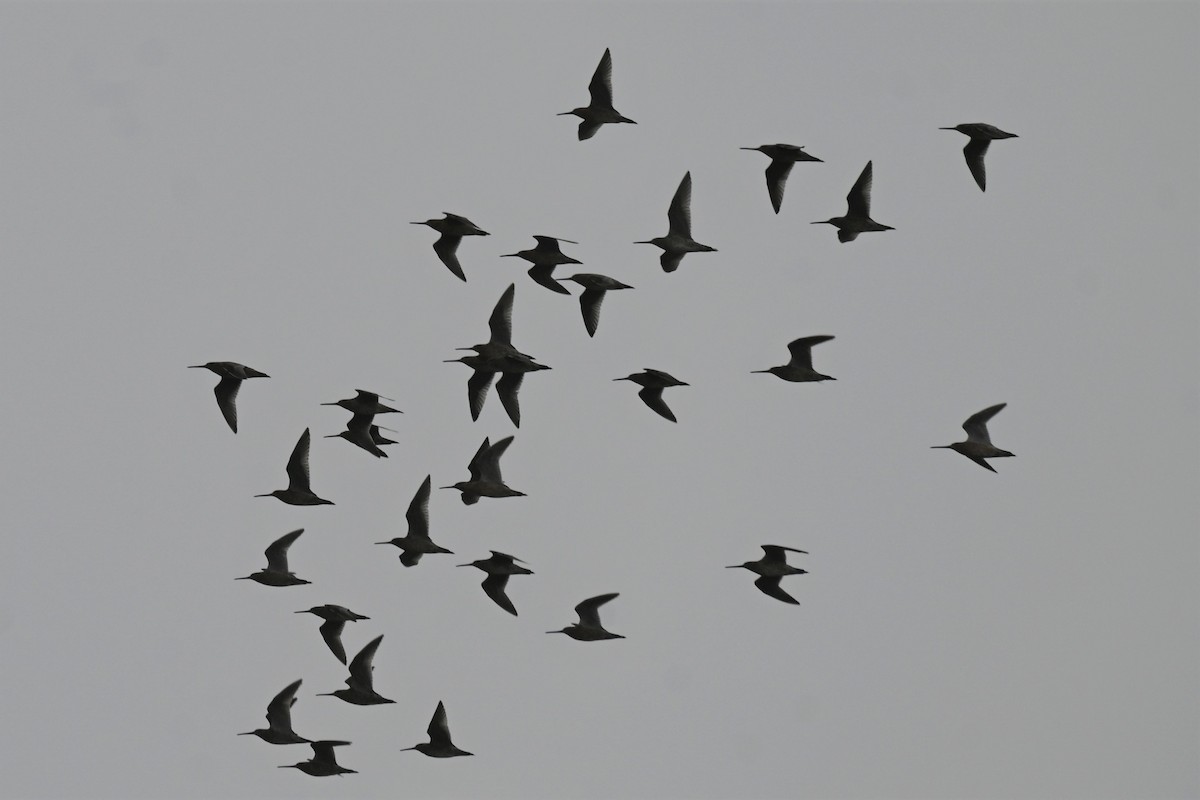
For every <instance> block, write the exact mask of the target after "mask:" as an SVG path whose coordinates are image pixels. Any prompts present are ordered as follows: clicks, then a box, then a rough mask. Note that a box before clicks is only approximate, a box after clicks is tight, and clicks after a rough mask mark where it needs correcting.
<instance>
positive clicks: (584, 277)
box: [561, 272, 633, 336]
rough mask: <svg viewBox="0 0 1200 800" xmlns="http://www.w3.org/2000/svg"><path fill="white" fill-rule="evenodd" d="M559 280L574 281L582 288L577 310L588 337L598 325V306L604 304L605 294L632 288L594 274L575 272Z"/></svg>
mask: <svg viewBox="0 0 1200 800" xmlns="http://www.w3.org/2000/svg"><path fill="white" fill-rule="evenodd" d="M561 280H564V281H574V282H575V283H578V284H579V285H580V286H582V287H583V293H582V294H580V295H579V309H580V311H582V312H583V327H584V328H586V329H587V332H588V336H595V335H596V328H597V326H599V325H600V304H601V303H603V302H604V294H605V292H610V291H614V290H617V289H632V288H633V287H632V286H630V285H629V284H627V283H621V282H620V281H619V280H617V279H616V278H610V277H608V276H607V275H598V274H596V273H594V272H577V273H575V274H574V275H572V276H571V277H569V278H562V279H561Z"/></svg>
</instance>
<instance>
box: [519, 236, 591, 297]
mask: <svg viewBox="0 0 1200 800" xmlns="http://www.w3.org/2000/svg"><path fill="white" fill-rule="evenodd" d="M533 238H534V239H535V240H537V247H535V248H533V249H532V250H522V251H520V252H519V253H505V254H504V255H502V256H501V258H523V259H525V260H526V261H528V262H529V263H530V264H533V266H532V267H530V269H529V277H531V278H533V279H534V280H535V281H537V282H538V283H539V284H541V285H542V286H545V287H546V288H547V289H549V290H550V291H552V292H558V293H559V294H570V292H568V291H567V290H566V289H564V288H563V287H562V286H561V285H560V284H559V283H558V281H556V280H555V279H554V268H555V267H557V266H558V265H559V264H582V263H583V262H582V261H580V260H579V259H577V258H571V257H570V256H568V255H564V254H563V251H562V249H561V248H559V246H558V243H559V242H566V243H567V244H579V243H578V242H573V241H571V240H570V239H557V238H555V237H553V236H534V237H533Z"/></svg>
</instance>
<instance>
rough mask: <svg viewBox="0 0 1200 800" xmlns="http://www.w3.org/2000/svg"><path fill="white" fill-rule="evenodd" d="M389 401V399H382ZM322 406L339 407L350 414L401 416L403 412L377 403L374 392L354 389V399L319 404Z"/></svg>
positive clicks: (377, 397) (377, 396) (377, 398)
mask: <svg viewBox="0 0 1200 800" xmlns="http://www.w3.org/2000/svg"><path fill="white" fill-rule="evenodd" d="M383 399H384V400H391V398H390V397H385V398H383ZM321 405H323V406H339V407H341V408H344V409H346V410H347V411H349V412H350V413H351V414H370V415H371V416H374V415H375V414H403V413H404V412H403V411H401V410H400V409H398V408H392V407H391V406H387V405H384V404H383V403H381V402H379V395H378V394H376V393H375V392H368V391H366V390H365V389H355V390H354V397H348V398H346V399H344V400H338V401H337V402H336V403H321Z"/></svg>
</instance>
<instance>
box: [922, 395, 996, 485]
mask: <svg viewBox="0 0 1200 800" xmlns="http://www.w3.org/2000/svg"><path fill="white" fill-rule="evenodd" d="M1006 405H1008V403H999V404H997V405H994V406H989V407H987V408H985V409H984V410H983V411H980V412H978V413H975V414H972V415H971V416H969V417H967V421H966V422H964V423H963V430H964V431H966V432H967V439H966V441H963V442H955V443H954V444H935V445H933V449H935V450H936V449H939V448H945V449H949V450H955V451H957V452H959V453H962V454H963V455H964V456H966V457H967V458H969V459H971V460H972V461H974V462H975V463H976V464H978V465H979V466H981V467H983V468H984V469H986V470H988V471H989V472H995V471H996V470H994V469H992V465H991V464H989V463H987V462H986V461H984V459H985V458H1004V457H1007V456H1012V455H1014V454H1013V453H1010V452H1008V451H1007V450H1001V449H1000V448H999V447H996V446H995V445H993V444H992V438H991V437H990V436H988V429H987V423H988V420H990V419H991V418H992V417H994V416H996V415H997V414H999V413H1000V410H1001V409H1002V408H1004V407H1005V406H1006Z"/></svg>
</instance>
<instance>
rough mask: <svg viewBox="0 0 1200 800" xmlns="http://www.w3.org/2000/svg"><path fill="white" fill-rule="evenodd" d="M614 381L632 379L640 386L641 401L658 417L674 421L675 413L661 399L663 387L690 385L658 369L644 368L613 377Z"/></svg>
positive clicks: (639, 395)
mask: <svg viewBox="0 0 1200 800" xmlns="http://www.w3.org/2000/svg"><path fill="white" fill-rule="evenodd" d="M613 380H614V381H633V382H634V383H636V384H637V385H638V386H641V387H642V388H641V389H640V390H639V391H638V397H640V398H642V402H643V403H645V404H646V405H648V406H649V407H650V408H651V409H653V410H654V412H655V413H656V414H658V415H659V416H660V417H666V418H667V419H669V420H671V422H675V421H676V419H675V414H674V413H673V412H672V411H671V409H670V408H668V407H667V404H666V402H664V401H663V396H662V393H663V389H666V388H667V387H669V386H690V385H691V384H688V383H684V382H683V381H681V380H679V379H678V378H676V377H674V376H672V375H668V374H667V373H665V372H663V371H662V370H660V369H649V368H647V369H645V370H644V371H642V372H635V373H634V374H632V375H626V376H625V377H624V378H613Z"/></svg>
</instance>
